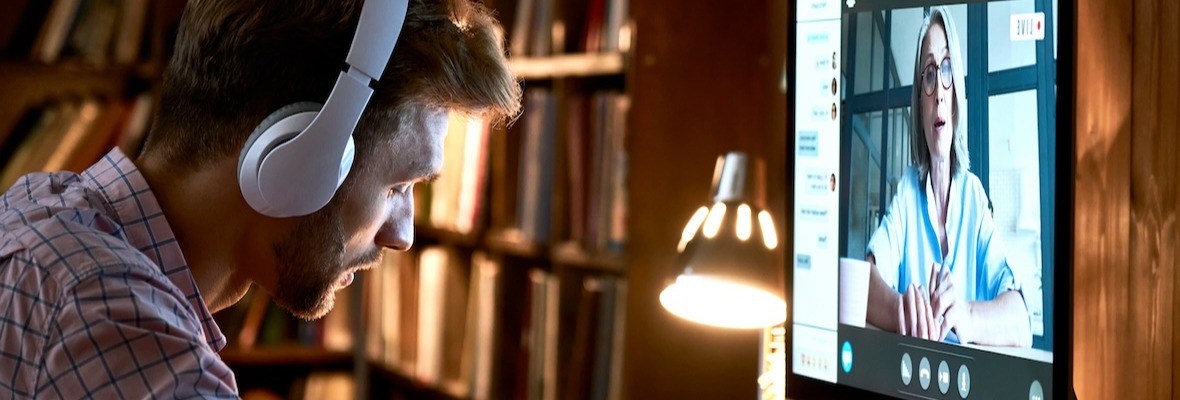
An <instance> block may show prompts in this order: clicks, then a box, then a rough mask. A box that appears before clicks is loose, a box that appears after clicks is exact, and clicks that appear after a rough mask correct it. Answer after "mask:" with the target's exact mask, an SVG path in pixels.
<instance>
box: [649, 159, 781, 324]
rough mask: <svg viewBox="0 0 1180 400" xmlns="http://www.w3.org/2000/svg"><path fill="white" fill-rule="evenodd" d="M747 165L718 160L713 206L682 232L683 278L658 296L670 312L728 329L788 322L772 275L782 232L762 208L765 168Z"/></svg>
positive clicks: (680, 257)
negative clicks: (779, 231)
mask: <svg viewBox="0 0 1180 400" xmlns="http://www.w3.org/2000/svg"><path fill="white" fill-rule="evenodd" d="M749 164H750V163H749V162H748V159H747V157H746V155H745V154H742V153H729V154H726V155H725V156H722V157H720V158H719V159H718V164H717V170H716V171H715V173H714V178H713V204H712V205H711V206H708V207H701V208H700V209H698V210H697V212H696V213H695V214H693V216H692V218H691V219H690V220H689V222H688V224H687V225H686V226H685V227H684V232H683V234H682V235H681V240H680V244H679V246H678V248H677V251H678V255H677V257H676V267H677V268H676V269H677V271H678V272H679V275H678V276H677V277H676V278H675V281H674V282H672V284H670V285H669V286H668V287H666V288H665V289H664V291H663V292H661V293H660V303H661V304H663V306H664V308H666V309H667V310H668V311H669V312H671V313H673V314H675V315H677V316H680V317H682V318H685V319H688V320H691V321H695V322H699V323H703V324H708V325H714V326H721V327H729V328H760V327H766V326H770V325H774V324H778V323H781V322H783V321H785V320H786V302H785V301H784V300H783V298H782V295H781V294H780V293H781V289H780V288H779V275H778V274H777V273H776V270H775V268H774V267H775V263H774V260H775V255H774V251H775V250H776V249H777V248H778V244H779V243H778V236H777V231H776V230H775V226H774V221H773V218H772V217H771V215H770V213H769V212H768V211H766V210H764V209H762V197H761V196H762V195H761V179H762V175H763V173H762V170H761V168H760V165H756V166H755V167H753V168H748V167H749ZM752 194H753V195H752Z"/></svg>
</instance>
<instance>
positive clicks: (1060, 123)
mask: <svg viewBox="0 0 1180 400" xmlns="http://www.w3.org/2000/svg"><path fill="white" fill-rule="evenodd" d="M999 1H1009V0H999ZM967 2H970V1H956V2H955V3H967ZM787 3H788V4H787V13H788V18H787V57H788V62H787V63H786V65H787V71H786V73H787V109H786V110H785V111H786V113H787V132H786V133H787V135H786V136H787V140H786V148H785V149H784V151H786V152H787V153H786V154H787V155H788V157H787V159H788V162H786V163H785V164H786V168H787V171H786V177H787V184H788V186H787V187H788V192H789V193H793V192H794V187H795V158H794V157H793V156H791V155H792V154H794V151H793V149H794V147H795V95H796V93H795V90H796V87H797V85H796V82H795V79H796V70H795V63H794V60H795V59H796V57H797V54H796V52H797V48H796V34H797V22H796V15H795V12H796V10H797V6H798V0H788V2H787ZM941 3H945V2H941ZM1056 13H1057V24H1058V26H1057V71H1056V73H1057V107H1056V112H1057V118H1056V121H1057V137H1056V141H1057V146H1056V150H1057V151H1056V160H1055V167H1056V171H1057V173H1056V175H1055V176H1056V179H1055V181H1056V188H1055V195H1056V197H1055V199H1056V201H1055V204H1054V207H1055V209H1056V211H1055V212H1056V218H1055V219H1054V228H1055V229H1054V234H1055V236H1056V241H1055V242H1054V243H1053V254H1054V258H1055V260H1056V261H1055V262H1054V270H1053V271H1054V272H1053V273H1054V277H1053V290H1054V292H1053V304H1054V308H1053V324H1054V328H1053V343H1054V344H1053V347H1054V348H1055V349H1060V350H1057V351H1054V352H1053V367H1052V368H1053V382H1052V387H1053V393H1055V394H1057V397H1058V398H1061V399H1068V398H1073V397H1074V391H1073V360H1074V356H1073V314H1074V310H1073V275H1074V273H1073V269H1074V263H1073V259H1074V254H1073V250H1074V248H1073V247H1074V246H1073V244H1074V240H1073V238H1074V222H1075V221H1074V220H1075V215H1074V195H1075V193H1074V191H1075V189H1074V188H1075V182H1074V173H1075V169H1076V154H1077V153H1076V134H1075V132H1076V131H1075V126H1076V114H1075V109H1076V106H1077V97H1076V93H1077V79H1076V76H1077V4H1076V2H1074V1H1070V0H1058V3H1057V10H1056ZM786 199H787V204H786V210H788V212H787V213H786V216H787V217H786V218H787V221H788V223H787V228H786V229H785V230H786V240H784V244H785V245H784V246H783V247H782V248H783V250H784V251H785V257H784V259H786V260H791V258H792V257H791V255H792V254H793V253H794V251H795V248H794V247H795V244H794V243H795V242H794V236H795V231H794V213H793V212H791V211H790V210H794V209H795V200H794V196H786ZM784 268H785V269H786V271H785V276H786V285H785V290H786V295H787V320H786V322H785V326H786V330H787V338H788V339H787V340H786V354H787V355H788V360H787V368H786V370H787V397H788V398H791V399H827V398H871V399H892V398H895V397H891V396H888V395H884V394H880V393H876V392H870V391H867V390H864V389H859V388H855V387H852V386H848V385H839V384H835V383H829V382H825V381H821V380H818V379H813V378H810V377H806V376H803V375H798V374H795V373H794V370H793V369H792V368H793V363H792V362H791V360H790V357H791V356H790V355H791V354H794V353H793V350H794V349H793V343H792V340H791V339H790V338H791V337H792V335H793V326H794V315H793V314H792V313H791V308H792V305H793V304H794V297H793V290H794V289H793V288H794V268H793V265H792V263H791V262H787V263H785V265H784Z"/></svg>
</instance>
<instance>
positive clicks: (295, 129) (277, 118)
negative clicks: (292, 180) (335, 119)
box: [238, 102, 323, 213]
mask: <svg viewBox="0 0 1180 400" xmlns="http://www.w3.org/2000/svg"><path fill="white" fill-rule="evenodd" d="M322 108H323V106H322V105H321V104H319V103H315V102H299V103H293V104H288V105H286V106H284V107H282V108H280V109H278V110H275V112H272V113H270V115H268V116H267V117H266V119H263V120H262V123H260V124H258V126H257V127H255V128H254V132H253V133H251V134H250V137H249V138H247V139H246V144H245V146H243V147H242V152H241V154H239V155H238V187H239V189H240V190H241V191H242V196H243V197H245V198H246V201H247V203H249V204H250V206H251V207H253V208H254V209H255V210H257V211H259V212H262V213H267V212H268V211H267V210H269V209H270V208H271V206H270V205H269V204H268V202H267V201H266V200H265V196H264V194H263V193H262V192H261V191H260V187H259V184H260V182H259V180H258V178H260V177H259V176H258V175H257V174H258V170H259V167H260V166H261V165H262V162H263V161H265V160H266V157H267V156H268V155H269V154H270V152H271V150H274V149H275V148H277V147H278V146H279V145H281V144H283V143H285V142H287V141H289V140H291V139H292V138H294V137H296V136H298V135H299V134H300V133H302V132H303V131H304V130H306V129H307V127H308V126H309V125H310V124H311V122H312V121H313V120H314V119H315V118H314V117H313V118H306V117H304V118H303V119H304V120H305V122H300V121H298V120H296V119H293V118H291V117H293V116H296V115H300V114H305V113H308V112H315V113H319V112H320V110H321V109H322ZM317 115H318V114H317ZM289 119H290V121H289V122H286V124H285V125H286V126H284V127H283V130H284V132H270V133H269V134H267V133H268V131H270V130H272V128H275V125H277V124H280V123H284V122H285V121H288V120H289ZM264 134H265V137H266V139H261V138H262V137H263V136H264ZM294 173H295V172H293V174H294Z"/></svg>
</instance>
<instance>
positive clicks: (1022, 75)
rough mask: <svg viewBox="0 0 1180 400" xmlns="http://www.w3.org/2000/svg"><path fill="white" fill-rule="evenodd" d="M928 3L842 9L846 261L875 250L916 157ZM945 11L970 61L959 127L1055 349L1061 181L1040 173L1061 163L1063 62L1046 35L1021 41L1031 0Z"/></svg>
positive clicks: (1038, 334) (1011, 261) (1036, 318)
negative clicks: (1058, 123) (1016, 24)
mask: <svg viewBox="0 0 1180 400" xmlns="http://www.w3.org/2000/svg"><path fill="white" fill-rule="evenodd" d="M930 9H931V8H930V7H916V8H908V9H895V10H882V11H875V12H859V13H847V14H844V16H843V18H844V21H843V24H842V26H843V29H844V32H843V34H842V38H843V43H842V47H843V49H844V54H843V57H842V58H843V59H844V60H845V61H844V67H843V68H842V78H843V83H844V86H845V87H846V88H847V89H846V91H845V92H843V96H844V97H843V104H844V109H845V114H844V115H845V116H844V120H843V121H841V122H842V124H841V133H842V136H843V137H842V142H843V143H842V144H843V145H842V146H841V152H842V154H841V155H840V159H841V160H842V162H843V164H845V165H842V166H841V168H846V171H847V172H846V173H844V174H842V175H844V176H846V177H847V178H846V179H845V180H844V182H845V183H846V184H847V195H846V196H844V197H843V198H844V199H847V200H846V201H844V202H843V203H842V208H843V209H842V210H841V213H842V215H844V216H845V217H844V218H843V220H842V226H841V227H840V234H841V236H842V237H841V238H840V239H841V240H840V243H842V244H844V246H843V249H842V251H841V257H850V258H863V257H864V256H865V255H866V254H868V247H869V241H870V240H871V239H872V236H873V234H874V232H875V231H876V230H877V229H878V227H879V226H880V225H881V222H882V219H883V216H884V213H885V212H886V211H887V209H888V207H889V206H890V202H891V201H893V200H894V198H895V196H896V194H897V190H898V186H899V184H900V183H901V180H902V179H903V176H904V174H905V173H906V171H907V169H910V168H911V167H912V166H913V165H915V162H914V160H915V158H914V156H913V152H914V149H913V141H912V140H911V133H912V131H911V130H912V129H913V126H911V125H913V121H914V115H913V113H914V108H913V106H912V102H913V98H914V97H915V96H914V87H913V85H914V80H915V75H916V72H915V71H917V70H916V69H915V63H916V62H918V61H917V60H918V59H917V57H915V55H916V52H917V45H918V43H919V41H918V35H919V29H918V28H917V27H919V26H922V23H923V20H924V18H925V16H926V15H927V14H928V13H929V12H930ZM943 9H945V10H946V11H949V19H951V20H953V22H952V24H954V26H955V30H956V32H955V33H956V34H957V39H958V40H957V42H958V45H959V47H960V49H959V54H960V55H961V58H962V62H961V64H964V65H962V66H961V68H962V72H963V74H962V75H963V76H964V78H965V80H966V82H961V83H960V84H959V85H955V86H956V87H957V88H962V89H964V91H965V96H963V97H965V100H966V101H965V103H966V104H965V107H959V109H960V110H962V112H963V113H964V114H965V115H961V116H960V117H959V119H958V122H959V124H964V126H963V127H961V128H960V129H962V130H961V131H960V132H963V133H964V135H963V136H965V138H966V139H967V140H966V142H967V143H966V144H967V146H966V150H967V153H968V154H969V157H968V158H969V161H970V169H969V173H971V174H973V175H975V176H976V177H977V178H978V180H979V182H980V184H981V185H982V187H983V191H984V193H985V194H986V199H985V200H988V201H987V206H988V210H987V212H988V213H990V214H991V218H992V221H993V222H994V227H995V234H994V235H995V236H996V237H998V239H999V242H1000V243H1001V244H1002V246H1003V249H1002V250H1001V251H1002V252H1003V254H1002V256H1003V257H1004V258H1005V262H1006V264H1007V265H1008V266H1009V267H1010V269H1011V270H1012V272H1013V275H1014V278H1015V279H1016V280H1018V281H1019V282H1020V283H1021V288H1022V294H1023V298H1024V300H1025V303H1026V305H1027V308H1028V310H1027V311H1028V314H1029V317H1030V318H1029V319H1030V329H1031V333H1032V335H1033V347H1034V348H1038V349H1044V350H1049V351H1051V350H1052V343H1051V340H1050V339H1049V338H1051V335H1049V334H1047V330H1048V329H1051V326H1048V325H1050V321H1052V319H1051V312H1052V305H1051V304H1047V303H1051V301H1050V300H1049V299H1051V296H1049V295H1046V293H1045V290H1046V289H1047V288H1046V287H1045V285H1043V284H1042V282H1052V280H1051V279H1049V277H1050V276H1051V275H1050V274H1051V272H1052V262H1051V261H1052V260H1051V256H1052V251H1051V249H1052V247H1051V246H1052V243H1051V242H1046V241H1045V240H1044V238H1050V239H1051V238H1052V227H1053V224H1052V219H1051V217H1052V216H1051V215H1048V214H1049V213H1042V209H1043V208H1050V209H1051V205H1052V204H1053V199H1052V196H1053V186H1052V182H1043V180H1042V179H1041V177H1042V175H1051V174H1042V171H1043V170H1044V169H1048V168H1052V163H1053V157H1051V156H1048V155H1047V154H1051V153H1047V152H1045V151H1043V150H1052V149H1051V148H1052V144H1053V142H1054V140H1053V135H1054V132H1055V128H1054V122H1055V121H1053V118H1054V114H1053V113H1052V112H1039V110H1042V109H1044V110H1053V109H1054V107H1055V100H1056V84H1055V82H1054V80H1053V71H1054V69H1055V65H1054V62H1053V60H1046V61H1045V62H1042V63H1038V61H1037V60H1038V57H1037V55H1038V52H1037V49H1036V46H1037V41H1035V40H1027V41H1020V40H1012V37H1011V36H1012V32H1011V24H1012V16H1013V15H1022V14H1033V13H1035V12H1036V10H1035V2H1034V1H1033V0H1028V1H1002V2H991V3H979V4H973V5H967V4H958V5H949V6H945V7H944V8H943ZM984 26H986V29H983V27H984ZM979 32H986V35H980V34H978V33H979ZM973 33H974V34H976V35H978V36H980V37H973V35H972V34H973ZM948 36H950V35H948ZM1045 36H1047V37H1046V38H1045V40H1044V41H1045V42H1049V43H1053V42H1050V41H1049V39H1050V38H1049V37H1048V36H1051V34H1050V33H1046V34H1045ZM1052 36H1055V35H1052ZM1053 50H1054V56H1055V50H1056V49H1055V48H1054V49H1053ZM973 56H974V57H973ZM1046 66H1047V67H1049V68H1044V67H1046ZM984 71H986V72H984ZM917 74H919V75H920V73H917ZM983 75H986V77H985V78H984V79H978V78H976V77H977V76H983ZM919 83H920V82H919ZM1046 147H1047V148H1048V149H1043V148H1046ZM952 199H953V196H952Z"/></svg>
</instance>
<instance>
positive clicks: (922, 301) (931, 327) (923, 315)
mask: <svg viewBox="0 0 1180 400" xmlns="http://www.w3.org/2000/svg"><path fill="white" fill-rule="evenodd" d="M940 329H941V328H940V327H939V325H938V324H937V323H935V320H934V313H933V311H932V308H931V306H930V295H929V294H928V293H926V290H925V289H922V286H920V285H918V284H916V283H912V284H910V286H909V287H908V288H906V291H905V293H904V294H902V295H901V301H898V302H897V333H899V334H902V335H908V336H913V337H917V338H921V339H927V340H939V334H940V333H941V331H940Z"/></svg>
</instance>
